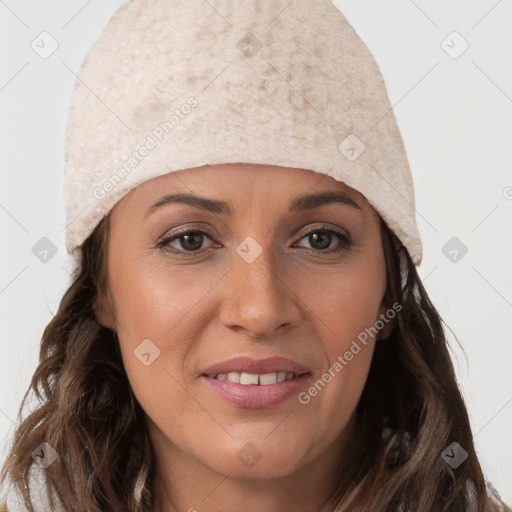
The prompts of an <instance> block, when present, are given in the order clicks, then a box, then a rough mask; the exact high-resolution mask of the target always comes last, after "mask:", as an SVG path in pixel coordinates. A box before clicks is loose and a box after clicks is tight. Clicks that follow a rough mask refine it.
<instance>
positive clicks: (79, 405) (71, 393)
mask: <svg viewBox="0 0 512 512" xmlns="http://www.w3.org/2000/svg"><path fill="white" fill-rule="evenodd" d="M109 217H110V216H107V217H105V218H104V219H103V220H102V221H101V223H100V224H99V225H98V226H97V227H96V229H95V230H94V232H93V233H92V234H91V236H90V237H89V238H88V239H87V240H86V241H85V243H84V244H83V246H82V259H81V263H80V265H79V268H78V269H77V272H76V275H75V276H74V280H73V282H72V284H71V286H70V287H69V289H68V290H67V292H66V293H65V295H64V296H63V298H62V301H61V303H60V306H59V310H58V312H57V314H56V315H55V316H54V317H53V319H52V320H51V322H50V323H49V324H48V326H47V327H46V329H45V330H44V333H43V336H42V344H41V350H40V358H39V365H38V367H37V369H36V371H35V373H34V375H33V377H32V380H31V384H30V387H29V389H28V390H27V392H26V394H25V396H24V399H23V402H22V405H21V407H20V411H19V419H20V424H19V426H18V427H17V429H16V432H15V437H14V441H13V446H12V448H11V451H10V454H9V456H8V458H7V461H6V463H5V465H4V467H3V469H2V482H4V481H6V480H7V477H9V480H10V482H11V483H12V484H13V486H14V488H15V489H16V490H17V491H18V492H19V493H20V495H21V496H22V498H23V500H24V503H25V505H26V507H27V508H28V510H29V511H30V512H37V510H38V508H37V506H35V507H34V505H33V503H32V500H31V492H30V485H31V474H30V471H31V468H32V467H33V466H34V464H35V462H34V460H33V458H32V453H33V452H34V450H35V449H36V448H37V447H39V446H40V445H41V444H42V443H48V444H49V445H50V446H51V447H52V449H54V450H55V451H56V453H57V455H58V458H57V459H56V460H55V461H54V462H53V463H52V464H50V465H49V466H48V467H47V468H46V469H45V470H44V472H43V476H44V482H45V488H46V493H47V495H48V499H49V503H50V506H51V508H52V510H53V509H57V508H58V507H62V508H63V510H65V511H66V512H118V511H120V510H122V511H123V512H150V511H151V506H152V503H151V502H152V497H151V486H152V475H153V474H152V472H153V467H154V452H153V448H152V445H151V443H150V440H149V435H148V432H147V428H146V423H145V416H144V411H143V410H142V408H141V406H140V405H139V403H138V402H137V400H136V398H135V396H134V394H133V392H132V390H131V387H130V384H129V381H128V378H127V375H126V373H125V370H124V366H123V363H122V359H121V353H120V348H119V343H118V340H117V339H116V337H115V334H114V332H113V331H112V330H110V329H107V328H105V327H102V326H101V325H100V324H99V323H98V322H97V320H96V316H95V312H94V303H95V300H96V299H97V297H98V294H103V293H105V291H106V290H107V287H108V276H107V247H108V235H109ZM382 235H383V244H384V252H385V256H386V266H387V281H388V286H387V292H386V299H387V301H388V302H389V304H391V303H394V302H398V303H400V304H401V305H402V309H401V310H400V311H399V312H397V317H396V319H395V320H396V321H395V325H394V328H393V331H392V333H391V335H390V336H389V338H387V339H386V340H381V341H379V342H378V343H377V344H376V348H375V352H374V356H373V360H372V364H371V368H370V372H369V375H368V379H367V382H366V386H365V388H364V391H363V393H362V396H361V398H360V401H359V404H358V407H357V422H358V425H357V428H356V429H355V431H356V432H357V435H358V436H359V439H358V444H357V446H358V450H357V459H356V460H355V461H354V464H353V465H352V468H353V471H352V472H350V474H347V473H344V474H340V475H339V482H340V484H339V488H338V490H337V493H336V495H335V496H334V497H333V498H334V499H336V500H341V501H342V503H343V506H342V507H341V510H343V511H348V510H350V511H351V512H368V511H369V510H371V511H372V512H408V511H413V510H414V511H415V512H431V511H435V512H443V511H450V512H467V511H470V510H471V511H473V510H474V511H475V512H490V511H494V510H510V509H507V508H503V509H501V508H497V507H496V508H495V505H494V504H493V503H494V502H491V501H490V500H489V499H487V497H486V484H485V479H484V476H483V474H482V470H481V468H480V464H479V462H478V458H477V455H476V453H475V448H474V445H473V439H472V435H471V428H470V424H469V419H468V414H467V411H466V407H465V405H464V402H463V398H462V396H461V393H460V391H459V388H458V386H457V382H456V378H455V372H454V368H453V366H452V362H451V359H450V355H449V352H448V347H447V342H446V338H445V334H444V331H443V325H442V320H441V318H440V316H439V314H438V313H437V311H436V309H435V308H434V306H433V304H432V303H431V301H430V299H429V298H428V295H427V293H426V291H425V289H424V287H423V285H422V283H421V281H420V278H419V276H418V274H417V271H416V267H415V265H414V264H413V262H412V261H411V259H410V257H409V255H408V253H407V251H406V249H405V248H404V247H401V244H400V243H399V242H398V239H397V238H396V236H395V235H394V234H393V233H392V232H391V231H390V230H389V229H388V228H387V226H386V225H385V223H384V222H382ZM31 394H32V395H33V396H34V397H35V398H36V399H37V401H38V404H37V406H36V407H35V409H34V410H32V411H31V412H30V414H28V416H27V417H26V418H25V419H24V420H23V419H22V414H23V410H24V405H25V403H26V402H27V399H28V397H29V395H31ZM454 441H455V442H457V443H458V444H459V445H460V446H461V447H462V448H463V449H464V450H465V451H466V452H467V454H468V456H467V459H466V460H465V461H464V462H463V463H462V464H461V465H460V466H459V467H457V468H456V469H452V467H450V465H449V464H447V462H445V460H444V459H443V458H442V457H441V454H442V453H443V451H444V450H445V449H446V448H447V447H448V446H449V445H450V443H452V442H454ZM470 500H472V501H473V502H474V505H473V508H472V507H471V506H470ZM59 509H60V508H59Z"/></svg>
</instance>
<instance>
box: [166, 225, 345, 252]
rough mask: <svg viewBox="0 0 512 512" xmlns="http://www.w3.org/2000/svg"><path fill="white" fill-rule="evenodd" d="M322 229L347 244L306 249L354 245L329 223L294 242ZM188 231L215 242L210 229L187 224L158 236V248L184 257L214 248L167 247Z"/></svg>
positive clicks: (306, 233) (333, 250)
mask: <svg viewBox="0 0 512 512" xmlns="http://www.w3.org/2000/svg"><path fill="white" fill-rule="evenodd" d="M320 231H326V232H328V233H335V234H337V235H338V236H339V240H340V242H341V243H344V244H345V247H342V248H340V249H326V250H321V249H312V248H311V249H309V248H307V247H306V248H304V249H306V250H309V251H310V252H314V253H320V254H322V253H323V254H326V255H327V254H330V253H336V252H342V251H343V250H348V248H349V247H350V246H351V245H353V241H352V237H351V236H350V233H348V231H346V230H344V229H343V228H340V227H337V226H336V227H335V226H331V225H327V224H323V225H320V226H314V227H312V228H308V230H307V231H306V232H304V233H303V234H302V235H300V236H299V237H298V238H297V239H296V241H295V242H294V244H296V243H297V242H300V241H301V240H302V239H303V238H305V237H307V236H308V235H310V234H311V233H315V232H320ZM188 233H198V234H202V235H204V236H205V237H206V238H209V239H210V240H211V241H212V242H215V236H214V235H212V234H211V233H210V232H209V231H207V230H205V229H202V228H199V227H195V226H190V225H189V226H186V227H182V228H177V229H176V230H175V231H172V233H170V234H167V233H166V234H164V235H162V236H161V237H159V238H158V240H157V243H156V248H161V249H164V250H167V251H168V252H170V253H172V254H175V255H182V256H183V257H187V255H189V256H190V257H193V256H197V255H199V254H202V253H204V252H206V251H208V250H210V249H212V248H211V247H209V248H207V249H201V250H197V251H184V250H179V249H167V245H168V244H169V243H170V242H172V241H175V240H177V239H179V238H180V236H181V235H185V234H188Z"/></svg>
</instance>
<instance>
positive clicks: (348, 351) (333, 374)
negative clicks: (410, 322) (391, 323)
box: [299, 260, 385, 437]
mask: <svg viewBox="0 0 512 512" xmlns="http://www.w3.org/2000/svg"><path fill="white" fill-rule="evenodd" d="M360 263H361V264H360V265H353V266H352V267H351V269H350V270H349V269H346V272H344V273H343V276H340V275H339V276H336V277H334V276H330V277H329V276H323V277H322V276H321V275H319V276H317V278H316V279H315V282H316V288H315V290H316V293H313V294H310V297H309V306H310V308H311V310H312V311H314V313H315V315H314V316H315V317H316V319H317V325H318V327H317V329H316V330H317V331H318V332H322V333H324V336H323V342H322V350H324V351H325V356H326V357H325V358H324V360H325V363H324V366H323V367H322V368H321V369H320V370H319V371H318V372H317V374H316V375H315V376H314V378H313V379H312V380H311V382H310V385H309V387H308V388H307V389H306V390H305V391H304V392H303V393H302V394H301V395H300V396H299V402H300V403H301V404H302V405H303V406H304V407H305V408H307V409H309V411H310V414H309V417H310V418H323V419H325V420H328V422H329V423H328V424H329V427H328V430H329V432H330V433H331V435H332V436H333V437H334V436H335V435H336V434H337V433H339V432H340V430H342V429H343V427H344V426H345V425H346V423H347V422H348V420H349V418H350V416H351V414H352V413H353V412H354V410H355V407H356V405H357V402H358V401H359V398H360V396H361V393H362V391H363V389H364V385H365V383H366V379H367V376H368V372H369V368H370V364H371V360H372V355H373V349H374V345H375V338H376V336H377V334H378V332H379V328H382V322H379V323H378V322H377V321H378V320H379V318H380V316H379V315H380V312H381V303H382V297H383V294H384V291H385V277H384V276H385V266H384V264H383V262H381V261H379V260H374V261H369V262H360ZM363 263H364V264H363ZM326 435H327V437H329V434H326Z"/></svg>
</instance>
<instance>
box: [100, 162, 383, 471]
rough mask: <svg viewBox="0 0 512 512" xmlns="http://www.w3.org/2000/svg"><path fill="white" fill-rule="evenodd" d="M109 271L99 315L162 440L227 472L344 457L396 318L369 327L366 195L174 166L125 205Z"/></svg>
mask: <svg viewBox="0 0 512 512" xmlns="http://www.w3.org/2000/svg"><path fill="white" fill-rule="evenodd" d="M322 194H325V196H322ZM322 197H323V199H322ZM335 197H336V198H338V199H337V200H334V199H335ZM337 233H338V234H337ZM108 273H109V288H110V293H109V297H106V298H105V299H104V301H102V304H101V305H100V306H99V307H98V318H99V320H100V322H101V323H102V324H104V325H106V326H108V327H113V326H115V330H116V331H117V335H118V337H119V341H120V345H121V350H122V356H123V362H124V365H125V368H126V372H127V375H128V378H129V381H130V383H131V386H132V387H133V391H134V393H135V395H136V397H137V399H138V401H139V402H140V404H141V406H142V408H143V409H144V411H145V412H146V414H147V417H148V426H149V429H150V435H151V438H152V441H153V444H154V446H155V449H156V452H157V454H161V456H162V457H168V458H169V460H171V459H172V460H173V461H176V463H179V464H182V467H184V466H183V465H184V464H187V463H189V464H193V465H196V466H197V467H201V468H202V469H204V468H208V469H210V470H213V471H215V472H217V473H221V474H223V475H230V476H231V477H237V476H238V477H247V476H255V477H263V478H268V477H269V475H272V476H273V477H279V476H285V475H290V474H292V473H293V472H295V471H299V470H300V469H303V468H305V467H308V466H309V467H311V466H310V465H311V464H315V463H316V462H318V461H322V463H323V464H324V465H325V464H330V463H332V464H338V462H339V458H340V456H341V454H342V453H343V449H344V447H346V446H347V445H348V444H349V443H350V439H351V435H352V431H351V426H353V422H351V419H352V420H353V419H354V411H355V407H356V405H357V402H358V400H359V397H360V395H361V392H362V390H363V387H364V384H365V380H366V377H367V374H368V370H369V365H370V361H371V357H372V352H373V346H374V342H375V341H376V337H377V338H378V337H379V336H382V337H385V336H384V335H385V334H386V333H387V332H388V329H389V324H388V322H386V323H385V324H386V325H385V327H384V328H383V329H381V330H380V331H379V334H378V335H375V328H374V326H375V324H376V323H377V325H380V327H382V324H383V323H384V322H382V318H384V315H382V314H383V313H385V311H386V305H384V304H383V302H382V301H383V297H384V293H385V289H386V278H385V260H384V253H383V248H382V241H381V231H380V223H379V216H378V215H377V213H376V212H375V210H374V209H373V208H372V207H371V206H370V205H369V203H368V202H367V201H366V199H365V198H364V197H363V196H362V195H361V194H359V193H358V192H356V191H354V190H353V189H350V188H349V187H347V186H345V185H344V184H342V183H340V182H338V181H335V180H334V179H333V178H331V177H329V176H326V175H323V174H319V173H316V172H313V171H309V170H302V169H290V168H285V167H276V166H269V165H253V164H223V165H215V166H203V167H199V168H194V169H187V170H183V171H180V172H174V173H170V174H168V175H165V176H161V177H158V178H155V179H152V180H149V181H147V182H145V183H143V184H142V185H140V186H138V187H137V188H135V189H134V190H132V191H131V192H130V193H129V194H128V195H127V196H125V197H124V198H123V199H122V200H121V201H120V202H119V203H118V204H117V206H116V207H115V209H114V211H113V213H112V218H111V235H110V239H109V257H108ZM381 315H382V316H381ZM379 320H381V321H380V322H379ZM370 328H373V329H372V330H371V331H370V330H369V329H370ZM283 379H284V380H283ZM240 381H241V382H240ZM162 454H164V455H162ZM333 457H334V458H335V459H336V460H334V458H333Z"/></svg>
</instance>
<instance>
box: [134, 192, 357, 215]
mask: <svg viewBox="0 0 512 512" xmlns="http://www.w3.org/2000/svg"><path fill="white" fill-rule="evenodd" d="M332 203H338V204H342V205H345V206H350V207H351V208H354V209H356V210H361V207H360V206H359V205H358V204H357V203H356V202H355V201H354V200H353V199H351V198H350V197H349V196H348V195H347V194H345V193H343V192H337V191H325V192H318V193H316V194H303V195H301V196H298V197H296V198H295V199H293V201H292V202H291V203H290V206H289V209H288V211H289V212H290V213H296V212H303V211H307V210H313V209H314V208H318V207H320V206H324V205H327V204H332ZM169 204H186V205H188V206H192V207H194V208H198V209H200V210H205V211H208V212H211V213H217V214H222V215H227V216H230V215H232V214H233V210H232V208H231V207H230V205H229V204H228V203H226V202H225V201H219V200H217V199H208V198H206V197H200V196H196V195H194V194H168V195H165V196H163V197H162V198H161V199H159V200H158V201H157V202H156V203H154V204H152V205H151V206H150V207H149V208H148V209H147V211H146V213H145V214H144V218H146V217H147V216H148V215H150V214H152V213H154V212H155V211H156V210H158V209H159V208H161V207H163V206H166V205H169Z"/></svg>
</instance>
